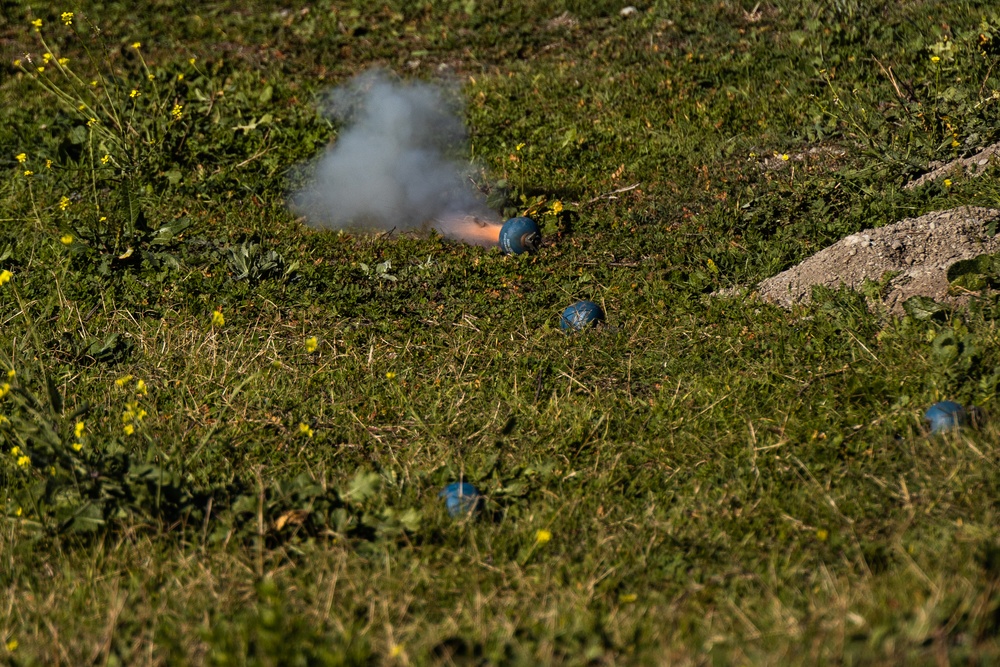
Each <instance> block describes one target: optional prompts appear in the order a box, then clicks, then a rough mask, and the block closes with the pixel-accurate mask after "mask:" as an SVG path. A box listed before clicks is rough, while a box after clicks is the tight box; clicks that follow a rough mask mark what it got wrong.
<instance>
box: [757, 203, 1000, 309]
mask: <svg viewBox="0 0 1000 667" xmlns="http://www.w3.org/2000/svg"><path fill="white" fill-rule="evenodd" d="M990 222H995V223H997V224H1000V210H998V209H992V208H981V207H972V206H963V207H961V208H955V209H949V210H945V211H935V212H933V213H928V214H927V215H923V216H920V217H919V218H907V219H906V220H902V221H900V222H897V223H894V224H891V225H886V226H885V227H879V228H877V229H866V230H865V231H863V232H859V233H857V234H852V235H850V236H847V237H845V238H842V239H841V240H839V241H837V242H836V243H834V244H833V245H831V246H829V247H827V248H824V249H823V250H821V251H819V252H818V253H816V254H815V255H813V256H812V257H810V258H809V259H807V260H805V261H804V262H802V263H801V264H799V265H797V266H794V267H792V268H790V269H788V270H787V271H783V272H781V273H779V274H778V275H776V276H774V277H772V278H768V279H767V280H765V281H763V282H762V283H761V284H760V286H759V291H758V294H759V296H760V297H761V298H763V299H764V300H766V301H770V302H772V303H776V304H778V305H781V306H784V307H786V308H790V307H791V306H792V305H794V304H798V303H807V302H808V301H809V299H810V298H811V296H812V287H813V286H814V285H823V286H826V287H829V288H831V289H837V288H838V287H839V286H841V285H845V286H847V287H850V288H852V289H858V288H859V287H861V285H862V284H863V283H864V282H865V281H874V282H878V281H880V280H882V279H883V277H884V276H886V274H890V275H892V274H897V275H895V276H894V277H892V278H891V279H890V280H889V281H888V284H887V285H886V287H885V289H883V290H882V292H881V293H882V301H883V303H884V304H885V306H886V307H887V308H888V310H889V311H890V312H891V313H893V314H896V315H902V314H903V313H904V310H903V302H904V301H906V300H907V299H909V298H910V297H912V296H929V297H931V298H933V299H934V300H935V301H937V302H939V303H948V304H953V305H958V304H960V303H963V302H965V301H967V300H968V298H969V296H970V295H971V293H968V292H966V293H965V294H953V293H949V289H948V277H947V273H948V267H950V266H951V265H952V264H954V263H955V262H958V261H960V260H963V259H972V258H974V257H977V256H979V255H983V254H987V253H996V252H1000V235H996V236H993V235H991V234H990V233H989V232H988V231H987V224H988V223H990Z"/></svg>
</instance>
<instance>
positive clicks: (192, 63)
mask: <svg viewBox="0 0 1000 667" xmlns="http://www.w3.org/2000/svg"><path fill="white" fill-rule="evenodd" d="M195 60H197V58H188V64H189V65H194V61H195Z"/></svg>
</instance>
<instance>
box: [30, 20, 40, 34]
mask: <svg viewBox="0 0 1000 667" xmlns="http://www.w3.org/2000/svg"><path fill="white" fill-rule="evenodd" d="M31 25H33V26H34V27H35V32H38V31H39V29H40V28H41V27H42V19H35V20H34V21H32V22H31Z"/></svg>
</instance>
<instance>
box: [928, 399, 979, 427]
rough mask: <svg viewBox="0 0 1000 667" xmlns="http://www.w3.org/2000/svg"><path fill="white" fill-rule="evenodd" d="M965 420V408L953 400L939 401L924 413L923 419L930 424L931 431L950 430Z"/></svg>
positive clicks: (966, 415)
mask: <svg viewBox="0 0 1000 667" xmlns="http://www.w3.org/2000/svg"><path fill="white" fill-rule="evenodd" d="M967 420H968V414H967V413H966V412H965V408H963V407H962V406H961V405H959V404H958V403H956V402H955V401H939V402H937V403H935V404H934V405H932V406H931V407H929V408H927V412H925V413H924V421H926V422H928V423H929V424H930V428H931V433H944V432H945V431H951V430H952V429H956V428H958V427H960V426H963V425H964V424H965V423H966V421H967Z"/></svg>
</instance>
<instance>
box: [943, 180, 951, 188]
mask: <svg viewBox="0 0 1000 667" xmlns="http://www.w3.org/2000/svg"><path fill="white" fill-rule="evenodd" d="M944 187H946V188H950V187H951V179H950V178H946V179H944Z"/></svg>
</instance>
